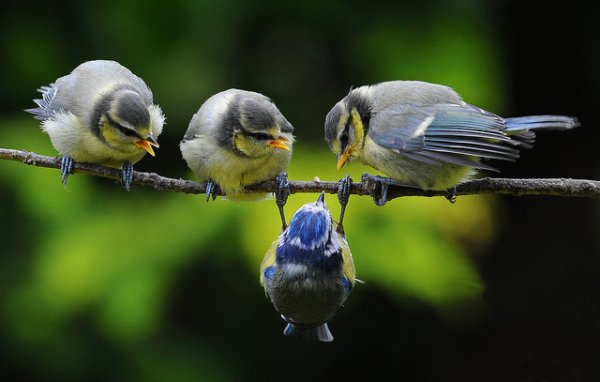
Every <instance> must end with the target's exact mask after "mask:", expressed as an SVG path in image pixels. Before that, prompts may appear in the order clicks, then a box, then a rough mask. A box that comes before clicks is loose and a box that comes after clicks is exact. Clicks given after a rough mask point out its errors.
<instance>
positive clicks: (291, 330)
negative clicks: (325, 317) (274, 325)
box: [283, 323, 333, 342]
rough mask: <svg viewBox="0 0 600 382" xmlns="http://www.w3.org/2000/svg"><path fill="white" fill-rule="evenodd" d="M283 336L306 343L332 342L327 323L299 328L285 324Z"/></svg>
mask: <svg viewBox="0 0 600 382" xmlns="http://www.w3.org/2000/svg"><path fill="white" fill-rule="evenodd" d="M283 334H284V335H285V336H289V337H296V338H302V339H304V340H307V341H319V342H332V341H333V335H332V334H331V332H330V331H329V327H328V326H327V323H324V324H323V325H320V326H312V327H306V328H300V327H297V326H295V325H294V324H287V326H286V327H285V329H283Z"/></svg>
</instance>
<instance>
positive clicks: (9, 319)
mask: <svg viewBox="0 0 600 382" xmlns="http://www.w3.org/2000/svg"><path fill="white" fill-rule="evenodd" d="M59 4H60V5H59ZM542 7H544V5H543V4H542V3H539V4H534V3H533V2H530V3H526V2H522V1H518V0H505V1H476V0H472V1H470V0H463V1H460V0H445V1H430V0H425V1H382V2H379V1H347V2H342V1H310V0H309V1H302V2H280V1H274V0H273V1H253V2H248V1H242V0H221V1H218V2H217V1H214V2H213V1H186V0H171V1H169V2H160V1H148V2H139V1H133V0H120V1H114V0H107V1H102V2H99V1H94V2H92V1H75V0H70V1H62V2H60V3H58V2H56V3H53V2H41V1H19V2H17V1H5V2H4V3H3V5H2V6H0V11H1V13H0V33H1V34H0V69H1V73H2V76H3V78H2V80H1V81H0V99H1V100H2V102H0V147H4V148H15V149H25V150H30V151H35V152H38V153H40V154H45V155H55V154H56V152H55V150H54V149H53V148H52V146H51V145H50V141H49V139H48V137H47V136H45V135H44V134H42V133H41V131H40V129H39V126H38V124H37V122H36V121H34V120H33V119H32V118H31V116H29V115H27V114H26V113H24V112H23V111H22V110H23V109H25V108H29V107H32V106H33V103H32V101H31V99H32V98H35V97H37V96H38V94H37V93H36V89H37V88H38V87H39V86H40V85H45V84H48V83H50V82H52V81H53V80H55V79H56V78H58V77H59V76H62V75H65V74H67V73H69V72H70V71H71V70H72V69H73V68H75V67H76V66H77V65H79V64H80V63H81V62H83V61H86V60H90V59H114V60H117V61H119V62H120V63H121V64H123V65H125V66H126V67H128V68H129V69H131V70H132V71H133V72H134V73H136V74H137V75H139V76H141V77H142V78H144V79H145V81H146V83H147V84H148V85H149V86H150V87H151V89H152V90H153V92H154V97H155V102H156V103H157V104H159V105H160V106H161V107H162V108H163V111H164V112H165V114H166V116H167V125H166V127H165V130H164V133H163V134H162V135H161V136H160V139H159V141H160V144H161V147H160V149H159V150H158V153H157V157H156V158H150V157H148V158H145V159H144V160H142V161H141V162H140V163H139V164H138V165H137V166H136V169H137V170H140V171H153V172H158V173H160V174H162V175H165V176H170V177H182V178H188V179H193V176H192V174H191V172H190V171H189V170H188V169H187V167H186V166H185V163H184V162H183V160H182V159H181V155H180V152H179V149H178V143H179V140H180V139H181V137H182V136H183V134H184V132H185V130H186V128H187V124H188V122H189V120H190V118H191V116H192V114H193V113H195V112H196V110H197V109H198V107H199V106H200V105H201V104H202V102H203V101H204V100H206V99H207V98H208V97H209V96H211V95H212V94H214V93H216V92H219V91H221V90H225V89H227V88H230V87H237V88H242V89H247V90H254V91H259V92H262V93H264V94H266V95H268V96H269V97H271V98H272V99H273V100H274V101H275V102H276V103H277V105H278V107H279V108H280V110H281V111H282V112H283V113H284V114H285V115H286V117H287V118H288V119H289V120H290V121H291V122H292V124H293V125H294V126H295V129H296V130H295V134H296V137H297V144H296V145H295V148H294V158H293V161H292V165H291V167H290V169H289V175H290V178H291V179H303V180H310V179H312V178H313V177H315V176H318V177H319V178H320V179H322V180H337V179H339V178H341V177H342V176H343V175H345V174H346V173H345V172H338V171H336V169H335V157H334V156H333V155H332V154H331V153H329V152H328V149H327V147H326V144H325V143H324V141H323V138H322V129H323V122H324V117H325V115H326V113H327V112H328V111H329V109H330V108H331V107H332V106H333V104H334V103H335V102H337V101H338V100H339V99H341V98H342V97H343V96H344V95H345V94H346V93H347V91H348V89H349V88H350V87H351V86H359V85H363V84H369V83H376V82H380V81H385V80H392V79H416V80H424V81H430V82H438V83H443V84H446V85H449V86H452V87H453V88H454V89H455V90H457V91H458V92H459V93H461V94H462V95H463V97H464V98H465V99H466V100H467V101H468V102H470V103H473V104H475V105H478V106H481V107H483V108H486V109H488V110H490V111H494V112H496V113H499V114H501V115H505V116H516V115H525V114H536V113H557V114H567V115H576V116H578V117H579V118H580V120H581V122H582V124H583V127H582V128H580V129H578V130H575V131H573V132H569V133H543V134H540V135H539V137H538V143H537V146H536V148H535V149H534V150H531V151H527V152H524V153H522V158H521V159H520V160H519V161H518V162H517V164H514V165H513V164H506V165H505V164H498V166H499V167H500V168H501V170H502V176H507V177H573V178H587V179H599V178H600V166H599V165H600V163H599V162H600V160H599V157H598V154H597V143H596V142H597V141H598V138H599V134H598V129H597V126H596V124H597V121H598V120H599V119H600V115H599V114H600V112H599V110H600V108H599V97H598V94H599V93H600V76H598V68H599V67H600V51H599V47H600V38H599V37H600V36H599V33H598V30H597V25H596V24H597V21H596V20H595V19H596V16H595V15H597V12H596V11H597V10H596V9H595V6H594V5H593V3H592V2H587V3H582V4H580V3H578V2H571V3H569V4H565V5H563V6H562V7H561V8H560V9H559V8H542ZM344 170H347V171H349V173H350V175H351V176H352V177H353V178H354V179H360V175H361V174H362V173H363V172H365V171H371V172H373V171H372V170H370V169H367V168H366V167H362V166H360V165H358V164H351V165H349V166H347V167H345V168H344ZM315 198H316V195H307V194H299V195H293V196H292V197H291V198H290V201H289V203H288V205H287V207H286V211H287V213H288V215H289V216H291V214H292V213H293V212H294V211H295V210H296V209H297V208H298V207H299V206H300V205H302V204H303V203H306V202H308V201H313V200H315ZM0 200H1V202H0V235H1V236H0V238H1V240H2V244H1V255H0V365H2V366H0V373H1V374H0V379H2V380H18V381H109V380H110V381H197V380H211V381H212V380H215V381H219V380H220V381H237V380H248V381H252V380H260V381H264V380H325V379H336V380H338V379H342V378H343V379H350V380H352V379H355V378H358V377H361V376H365V375H367V376H369V375H370V376H371V377H376V378H377V379H378V380H406V381H515V380H523V381H580V380H581V381H583V380H598V378H600V345H599V343H600V261H599V259H598V255H599V252H600V239H599V238H598V231H599V228H600V219H599V217H600V208H599V207H598V203H597V202H594V201H590V200H579V199H572V198H556V197H554V198H552V197H521V198H518V197H496V196H470V197H459V198H458V201H457V203H456V204H455V205H450V204H449V203H448V202H447V201H446V200H445V199H443V198H403V199H397V200H394V201H393V202H390V203H389V204H388V205H386V206H385V207H384V208H378V207H376V206H375V205H374V204H373V203H372V201H371V200H370V199H369V198H367V197H356V196H355V197H353V198H351V202H350V205H349V208H348V211H347V217H346V222H345V226H346V232H347V235H348V239H349V242H350V245H351V248H352V250H353V253H354V259H355V262H356V267H357V275H358V277H359V278H361V279H362V280H364V281H365V282H366V283H365V284H361V285H358V286H357V287H356V288H355V290H354V292H353V295H352V296H351V298H350V300H349V301H348V303H347V304H346V307H345V308H343V309H342V310H341V311H340V312H339V314H338V316H337V317H336V318H335V319H334V320H333V321H332V322H331V323H330V327H331V329H332V332H333V334H334V336H335V337H336V340H335V342H334V343H333V344H311V343H304V342H301V341H297V340H293V339H288V338H285V337H284V336H283V335H282V330H283V327H284V323H283V321H282V320H281V319H280V318H279V317H278V315H277V314H276V312H275V311H274V309H273V308H272V306H271V305H270V303H269V302H268V301H267V300H266V299H265V297H264V294H263V291H262V289H261V288H260V286H259V284H258V267H259V264H260V260H261V259H262V256H263V254H264V252H265V251H266V249H267V248H268V246H269V245H270V243H271V242H272V241H273V240H274V239H275V238H276V237H277V234H278V232H279V223H278V221H279V218H278V214H277V210H276V208H275V204H274V202H273V201H262V202H256V203H239V204H237V203H232V202H227V201H222V200H220V199H219V200H217V201H216V202H214V203H208V204H207V203H205V202H204V200H203V198H202V197H200V196H192V195H186V194H179V193H161V192H156V191H153V190H151V189H145V188H141V187H136V186H134V187H133V188H132V190H131V191H130V192H129V193H127V192H125V191H124V190H123V189H122V188H121V187H120V186H119V185H117V184H115V183H113V182H111V181H108V180H106V179H99V178H94V177H90V176H85V175H75V176H72V177H71V178H70V179H69V187H68V189H67V190H66V191H65V189H64V188H63V187H62V185H61V183H60V180H59V173H58V171H56V170H49V169H43V168H37V167H27V166H25V165H23V164H20V163H17V162H10V161H2V163H0ZM327 201H328V204H329V206H330V207H331V209H332V211H333V213H334V214H337V213H338V212H339V207H338V205H337V201H336V200H335V198H333V197H328V199H327Z"/></svg>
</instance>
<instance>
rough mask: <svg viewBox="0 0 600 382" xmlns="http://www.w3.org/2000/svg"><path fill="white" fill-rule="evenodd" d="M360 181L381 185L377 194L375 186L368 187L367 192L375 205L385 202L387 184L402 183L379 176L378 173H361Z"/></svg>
mask: <svg viewBox="0 0 600 382" xmlns="http://www.w3.org/2000/svg"><path fill="white" fill-rule="evenodd" d="M360 181H361V182H366V183H370V182H371V183H377V184H379V185H380V186H381V193H380V194H379V195H376V190H377V187H376V186H375V187H368V189H369V194H370V195H371V197H372V198H373V201H374V202H375V205H377V206H379V207H382V206H384V205H385V203H387V193H388V188H389V186H403V185H402V184H400V183H398V182H396V181H395V180H393V179H390V178H385V177H383V176H379V175H371V174H367V173H364V174H363V175H362V177H361V179H360Z"/></svg>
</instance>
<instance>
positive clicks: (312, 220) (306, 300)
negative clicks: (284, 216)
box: [260, 178, 355, 342]
mask: <svg viewBox="0 0 600 382" xmlns="http://www.w3.org/2000/svg"><path fill="white" fill-rule="evenodd" d="M347 179H349V178H347ZM346 203H347V198H346ZM344 207H345V206H344ZM341 218H342V216H341ZM260 283H261V285H262V286H263V288H264V289H265V293H266V295H267V297H268V298H269V299H270V300H271V302H272V303H273V305H274V307H275V309H276V310H277V312H279V313H280V314H281V317H282V318H283V319H284V320H285V321H286V322H287V326H286V327H285V329H284V332H283V334H284V335H286V336H292V337H300V338H304V339H307V340H310V341H320V342H331V341H333V336H332V335H331V332H330V331H329V327H328V325H327V322H328V321H329V320H331V319H332V318H333V317H334V315H335V314H336V312H337V311H338V310H339V309H340V308H341V307H342V306H343V305H344V302H345V301H346V299H347V298H348V296H349V295H350V292H351V290H352V288H353V286H354V283H355V269H354V262H353V260H352V254H351V252H350V247H349V246H348V242H347V241H346V237H345V234H344V230H343V226H342V224H341V222H340V223H338V225H337V226H334V223H333V220H332V218H331V215H330V213H329V210H328V209H327V207H326V205H325V193H321V195H320V196H319V198H318V199H317V201H316V202H315V203H308V204H305V205H303V206H302V207H300V209H298V210H297V211H296V213H295V214H294V216H293V217H292V219H291V221H290V224H289V225H288V226H287V227H285V229H284V230H283V232H282V233H281V234H280V235H279V237H278V239H277V240H276V241H275V242H274V243H273V244H272V245H271V247H270V248H269V250H268V251H267V253H266V254H265V257H264V259H263V261H262V264H261V270H260Z"/></svg>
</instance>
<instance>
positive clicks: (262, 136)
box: [246, 132, 273, 141]
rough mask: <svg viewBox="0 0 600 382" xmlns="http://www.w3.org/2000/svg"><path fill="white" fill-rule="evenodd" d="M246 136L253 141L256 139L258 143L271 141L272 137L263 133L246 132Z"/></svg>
mask: <svg viewBox="0 0 600 382" xmlns="http://www.w3.org/2000/svg"><path fill="white" fill-rule="evenodd" d="M246 134H247V135H248V136H250V137H252V138H254V139H258V140H259V141H267V140H269V139H273V137H272V136H270V135H269V134H265V133H251V132H246Z"/></svg>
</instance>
